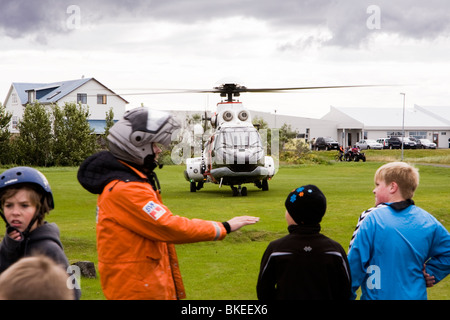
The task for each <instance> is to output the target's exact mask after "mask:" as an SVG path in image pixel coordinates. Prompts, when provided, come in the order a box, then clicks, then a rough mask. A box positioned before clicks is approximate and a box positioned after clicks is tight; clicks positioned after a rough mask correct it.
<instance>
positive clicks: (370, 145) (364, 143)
mask: <svg viewBox="0 0 450 320" xmlns="http://www.w3.org/2000/svg"><path fill="white" fill-rule="evenodd" d="M356 146H357V147H358V148H359V149H360V150H365V149H378V150H381V149H383V145H382V144H381V143H379V142H376V141H375V140H370V139H367V140H361V141H359V142H357V143H356Z"/></svg>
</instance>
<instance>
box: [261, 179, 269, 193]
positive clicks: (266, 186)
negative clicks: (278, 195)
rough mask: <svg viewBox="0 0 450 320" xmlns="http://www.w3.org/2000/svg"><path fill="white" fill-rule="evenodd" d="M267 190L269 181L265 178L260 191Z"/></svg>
mask: <svg viewBox="0 0 450 320" xmlns="http://www.w3.org/2000/svg"><path fill="white" fill-rule="evenodd" d="M268 190H269V182H268V181H267V180H263V181H262V191H268Z"/></svg>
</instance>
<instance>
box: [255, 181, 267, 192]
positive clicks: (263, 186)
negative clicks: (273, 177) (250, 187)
mask: <svg viewBox="0 0 450 320" xmlns="http://www.w3.org/2000/svg"><path fill="white" fill-rule="evenodd" d="M255 186H256V187H258V188H259V189H261V190H262V191H268V190H269V182H268V181H267V180H261V181H256V182H255Z"/></svg>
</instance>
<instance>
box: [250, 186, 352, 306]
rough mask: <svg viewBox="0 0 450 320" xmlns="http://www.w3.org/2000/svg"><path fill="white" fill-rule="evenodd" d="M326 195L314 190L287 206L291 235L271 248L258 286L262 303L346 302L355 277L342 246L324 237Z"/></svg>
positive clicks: (296, 194)
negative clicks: (263, 301) (351, 272)
mask: <svg viewBox="0 0 450 320" xmlns="http://www.w3.org/2000/svg"><path fill="white" fill-rule="evenodd" d="M326 206H327V205H326V198H325V195H324V194H323V193H322V192H321V191H320V190H319V188H317V187H316V186H314V185H305V186H302V187H299V188H297V189H295V190H293V191H292V192H291V193H290V194H289V195H288V197H287V199H286V201H285V207H286V209H287V210H286V213H285V217H286V221H287V223H288V230H289V234H288V235H287V236H285V237H283V238H281V239H278V240H275V241H273V242H271V243H270V244H269V246H268V247H267V249H266V251H265V252H264V255H263V257H262V260H261V266H260V271H259V277H258V283H257V288H256V289H257V296H258V299H260V300H296V299H302V300H317V299H320V300H330V299H332V300H348V299H350V294H351V291H350V285H351V277H350V270H349V265H348V261H347V255H346V252H345V251H344V249H343V248H342V246H341V245H340V244H339V243H338V242H336V241H334V240H332V239H330V238H328V237H326V236H325V235H323V234H321V233H320V221H321V220H322V217H323V216H324V214H325V211H326Z"/></svg>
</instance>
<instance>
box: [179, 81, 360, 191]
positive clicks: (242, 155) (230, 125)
mask: <svg viewBox="0 0 450 320" xmlns="http://www.w3.org/2000/svg"><path fill="white" fill-rule="evenodd" d="M348 87H362V85H356V86H327V87H292V88H265V89H258V88H257V89H251V88H247V87H245V86H242V85H240V84H237V83H229V82H224V83H222V84H221V85H219V86H217V87H214V88H213V89H212V90H201V91H196V92H203V93H204V92H215V93H220V96H221V97H222V101H221V102H219V103H217V110H216V112H215V113H214V115H213V116H211V117H210V118H208V117H206V116H205V117H204V118H203V120H204V121H207V120H210V122H211V125H212V127H213V128H214V130H215V131H213V133H212V134H211V135H210V137H209V138H208V139H207V141H206V142H205V144H204V145H203V149H202V153H201V156H200V157H193V158H187V159H186V169H185V171H184V177H185V179H186V180H187V181H188V182H189V183H190V191H191V192H196V191H198V190H200V189H202V188H203V186H204V184H205V183H207V182H212V183H214V184H219V186H220V187H221V186H222V185H228V186H230V187H231V190H232V193H233V196H238V195H241V196H246V195H247V187H245V186H242V185H243V184H247V183H253V184H254V185H255V186H256V187H258V188H259V189H261V190H262V191H268V190H269V181H270V180H271V179H272V178H273V177H274V175H275V172H276V168H275V161H274V159H273V157H272V156H269V155H266V154H265V149H264V147H263V142H262V139H261V135H260V134H259V131H258V128H257V127H255V126H254V125H253V124H252V119H251V114H250V112H249V110H248V109H246V108H245V107H244V105H243V103H242V102H240V101H239V100H238V99H234V98H237V97H239V96H240V94H241V93H242V92H280V91H285V90H304V89H325V88H348ZM364 87H365V85H364Z"/></svg>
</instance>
